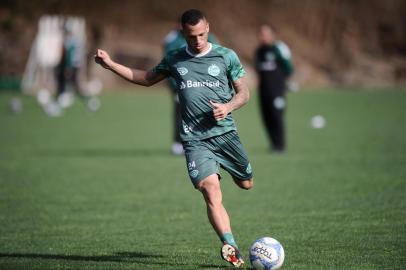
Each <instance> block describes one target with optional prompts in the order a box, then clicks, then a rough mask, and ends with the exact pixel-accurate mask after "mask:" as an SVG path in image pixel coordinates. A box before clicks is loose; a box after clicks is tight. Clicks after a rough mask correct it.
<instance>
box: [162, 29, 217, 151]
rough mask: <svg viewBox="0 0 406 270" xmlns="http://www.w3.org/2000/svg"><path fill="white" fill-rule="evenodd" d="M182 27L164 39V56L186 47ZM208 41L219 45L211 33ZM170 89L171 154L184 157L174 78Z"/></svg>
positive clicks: (171, 80)
mask: <svg viewBox="0 0 406 270" xmlns="http://www.w3.org/2000/svg"><path fill="white" fill-rule="evenodd" d="M181 30H182V27H181V24H180V22H178V23H177V27H176V29H173V30H172V31H170V32H169V33H168V34H167V35H166V37H165V39H164V44H163V51H164V54H165V55H166V54H168V53H170V52H171V51H173V50H177V49H179V48H182V47H186V45H187V43H186V40H185V38H184V37H183V34H182V31H181ZM208 41H209V42H210V43H212V44H213V43H214V44H218V41H217V39H216V37H215V36H214V35H213V34H211V33H209V36H208ZM167 82H168V87H169V89H170V90H171V94H172V97H173V109H174V110H173V131H174V132H173V143H172V147H171V152H172V154H174V155H183V153H184V151H183V145H182V140H181V138H180V130H181V128H182V116H181V114H180V110H181V109H180V103H179V97H178V93H177V90H178V85H177V83H176V81H175V80H174V79H172V78H168V80H167Z"/></svg>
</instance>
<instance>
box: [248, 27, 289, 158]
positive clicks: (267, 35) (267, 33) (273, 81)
mask: <svg viewBox="0 0 406 270" xmlns="http://www.w3.org/2000/svg"><path fill="white" fill-rule="evenodd" d="M258 37H259V40H260V43H261V44H260V45H259V47H258V48H257V50H256V52H255V62H256V63H255V64H256V65H255V66H256V70H257V73H258V77H259V103H260V107H261V114H262V119H263V122H264V125H265V127H266V130H267V133H268V137H269V141H270V144H271V150H272V151H273V152H275V153H282V152H284V151H285V149H286V140H285V137H286V135H285V123H284V110H285V105H286V101H285V89H286V80H287V78H288V77H289V76H290V75H291V74H292V73H293V65H292V59H291V54H290V50H289V48H288V46H286V44H285V43H283V42H282V41H279V40H275V38H274V32H273V30H272V28H271V27H270V26H269V25H262V26H261V27H260V29H259V33H258Z"/></svg>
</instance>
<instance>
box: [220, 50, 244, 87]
mask: <svg viewBox="0 0 406 270" xmlns="http://www.w3.org/2000/svg"><path fill="white" fill-rule="evenodd" d="M225 60H226V64H227V73H228V76H229V77H230V78H231V80H232V81H236V80H238V79H239V78H241V77H243V76H244V75H245V70H244V68H243V67H242V65H241V62H240V59H238V56H237V54H236V53H235V52H234V51H233V50H230V51H229V52H228V53H227V54H226V55H225Z"/></svg>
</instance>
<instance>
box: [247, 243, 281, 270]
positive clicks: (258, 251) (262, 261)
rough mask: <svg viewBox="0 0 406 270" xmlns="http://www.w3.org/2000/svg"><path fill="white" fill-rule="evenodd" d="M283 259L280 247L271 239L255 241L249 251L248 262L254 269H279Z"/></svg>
mask: <svg viewBox="0 0 406 270" xmlns="http://www.w3.org/2000/svg"><path fill="white" fill-rule="evenodd" d="M284 259H285V251H284V250H283V247H282V245H281V244H280V243H279V242H278V241H277V240H275V239H273V238H271V237H262V238H259V239H257V240H255V242H254V244H252V246H251V249H250V261H251V264H252V266H253V267H254V268H255V269H265V270H274V269H279V268H280V267H281V266H282V264H283V261H284Z"/></svg>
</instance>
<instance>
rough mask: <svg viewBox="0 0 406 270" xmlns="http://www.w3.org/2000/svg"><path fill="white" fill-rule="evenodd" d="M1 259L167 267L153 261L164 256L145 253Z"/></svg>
mask: <svg viewBox="0 0 406 270" xmlns="http://www.w3.org/2000/svg"><path fill="white" fill-rule="evenodd" d="M0 258H15V259H43V260H65V261H85V262H129V263H143V264H162V265H165V263H161V262H157V261H153V260H151V259H159V258H164V256H162V255H158V254H149V253H143V252H117V253H114V254H113V255H97V256H84V255H68V254H38V253H0Z"/></svg>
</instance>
